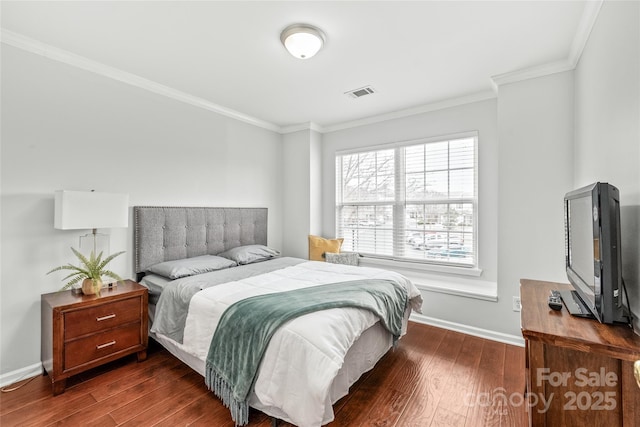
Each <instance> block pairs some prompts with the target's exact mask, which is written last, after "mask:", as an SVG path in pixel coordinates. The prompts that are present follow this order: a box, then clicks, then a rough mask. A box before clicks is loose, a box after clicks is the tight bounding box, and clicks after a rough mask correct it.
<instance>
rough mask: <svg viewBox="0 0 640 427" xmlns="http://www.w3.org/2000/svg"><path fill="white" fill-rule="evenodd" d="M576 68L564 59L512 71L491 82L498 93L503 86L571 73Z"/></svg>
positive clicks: (497, 76) (499, 75)
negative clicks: (565, 72) (566, 72)
mask: <svg viewBox="0 0 640 427" xmlns="http://www.w3.org/2000/svg"><path fill="white" fill-rule="evenodd" d="M574 68H575V65H573V64H571V63H570V62H569V60H567V59H562V60H560V61H556V62H550V63H548V64H542V65H538V66H536V67H529V68H525V69H523V70H518V71H512V72H509V73H504V74H498V75H496V76H493V77H491V82H492V85H493V88H494V91H496V92H497V90H498V88H499V87H500V86H501V85H504V84H508V83H515V82H520V81H523V80H529V79H535V78H537V77H544V76H549V75H551V74H556V73H562V72H564V71H570V70H573V69H574Z"/></svg>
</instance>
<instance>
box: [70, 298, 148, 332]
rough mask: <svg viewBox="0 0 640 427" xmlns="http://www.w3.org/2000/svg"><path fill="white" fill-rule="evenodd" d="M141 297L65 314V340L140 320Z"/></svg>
mask: <svg viewBox="0 0 640 427" xmlns="http://www.w3.org/2000/svg"><path fill="white" fill-rule="evenodd" d="M141 305H142V302H141V298H140V297H136V298H128V299H124V300H122V301H114V302H111V303H107V304H101V305H99V306H96V307H91V308H85V309H82V310H76V311H70V312H68V313H65V315H64V339H65V341H67V340H69V339H72V338H75V337H79V336H82V335H85V334H89V333H92V332H96V331H104V330H105V329H109V328H113V327H116V326H119V325H123V324H125V323H128V322H133V321H136V320H140V307H141Z"/></svg>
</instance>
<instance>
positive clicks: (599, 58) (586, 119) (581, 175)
mask: <svg viewBox="0 0 640 427" xmlns="http://www.w3.org/2000/svg"><path fill="white" fill-rule="evenodd" d="M575 94H576V96H575V152H574V155H575V157H574V168H575V174H574V183H575V186H576V187H580V186H583V185H587V184H590V183H592V182H596V181H602V182H609V183H611V184H614V185H615V186H616V187H618V189H619V190H620V203H621V207H620V217H621V220H622V247H621V248H622V249H621V250H622V262H623V271H622V273H623V277H624V278H625V282H626V284H627V287H628V290H629V293H630V298H631V302H632V309H633V311H634V313H635V315H636V317H637V316H640V3H638V2H610V1H607V2H604V3H603V5H602V8H601V10H600V14H599V16H598V20H597V21H596V24H595V26H594V28H593V30H592V32H591V35H590V37H589V40H588V42H587V45H586V47H585V50H584V52H583V54H582V57H581V59H580V62H579V63H578V66H577V68H576V70H575ZM636 320H638V319H636ZM637 326H638V330H640V323H637Z"/></svg>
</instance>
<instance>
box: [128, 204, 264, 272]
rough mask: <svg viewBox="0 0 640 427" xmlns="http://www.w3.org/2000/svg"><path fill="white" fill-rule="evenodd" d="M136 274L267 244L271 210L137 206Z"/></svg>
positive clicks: (135, 230) (134, 213) (135, 211)
mask: <svg viewBox="0 0 640 427" xmlns="http://www.w3.org/2000/svg"><path fill="white" fill-rule="evenodd" d="M133 217H134V223H135V229H134V233H135V235H134V247H135V250H134V253H135V263H134V264H135V269H136V273H137V274H138V275H140V273H144V271H145V270H146V269H147V268H148V267H150V266H152V265H153V264H157V263H159V262H163V261H171V260H174V259H183V258H191V257H194V256H199V255H206V254H211V255H215V254H218V253H220V252H223V251H225V250H227V249H231V248H235V247H237V246H242V245H253V244H260V245H266V244H267V208H212V207H175V206H134V208H133Z"/></svg>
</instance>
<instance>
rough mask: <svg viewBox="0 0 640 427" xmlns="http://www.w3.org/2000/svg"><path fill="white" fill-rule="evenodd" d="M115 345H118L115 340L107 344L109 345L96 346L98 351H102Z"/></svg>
mask: <svg viewBox="0 0 640 427" xmlns="http://www.w3.org/2000/svg"><path fill="white" fill-rule="evenodd" d="M115 343H116V342H115V340H114V341H110V342H107V343H104V344H100V345H97V346H96V349H98V350H100V349H103V348H105V347H111V346H112V345H114V344H115Z"/></svg>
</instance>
